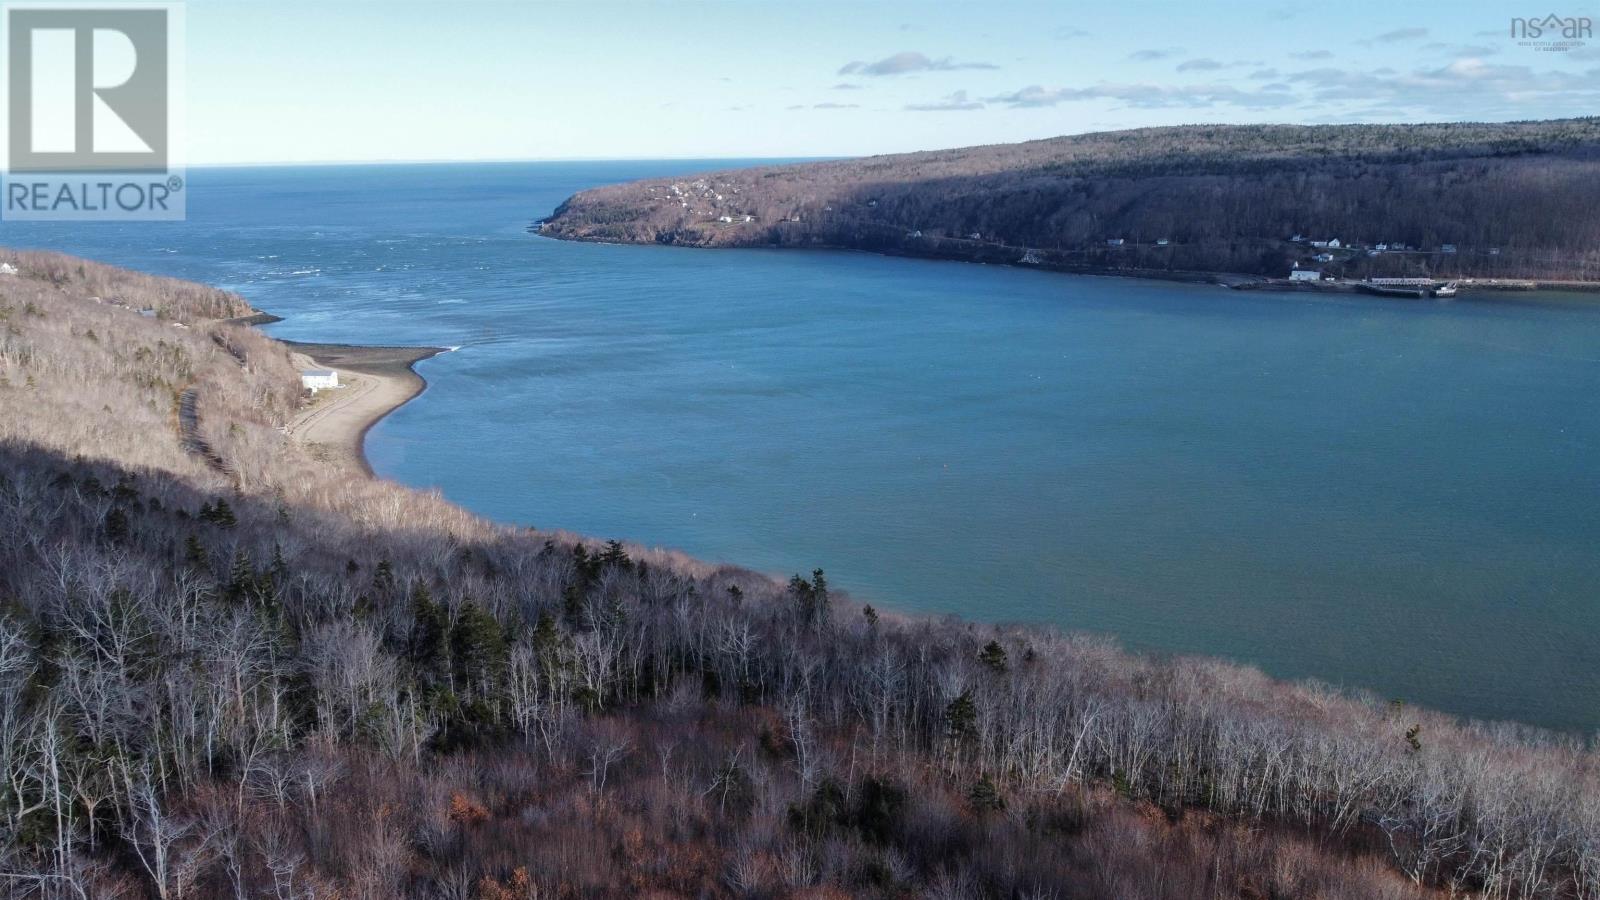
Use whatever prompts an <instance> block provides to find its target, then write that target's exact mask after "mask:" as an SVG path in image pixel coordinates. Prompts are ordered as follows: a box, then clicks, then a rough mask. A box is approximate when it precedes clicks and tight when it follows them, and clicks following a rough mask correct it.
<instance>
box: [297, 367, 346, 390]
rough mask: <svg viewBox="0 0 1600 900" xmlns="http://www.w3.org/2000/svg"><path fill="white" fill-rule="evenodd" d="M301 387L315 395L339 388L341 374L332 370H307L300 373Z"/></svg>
mask: <svg viewBox="0 0 1600 900" xmlns="http://www.w3.org/2000/svg"><path fill="white" fill-rule="evenodd" d="M300 386H301V387H303V388H305V389H306V390H308V391H311V392H312V393H313V394H314V393H316V392H317V391H320V390H324V389H326V388H336V387H338V386H339V373H338V372H335V371H334V370H332V369H306V370H304V371H302V372H301V373H300Z"/></svg>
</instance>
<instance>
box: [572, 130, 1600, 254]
mask: <svg viewBox="0 0 1600 900" xmlns="http://www.w3.org/2000/svg"><path fill="white" fill-rule="evenodd" d="M1597 209H1600V119H1593V118H1589V119H1568V120H1560V121H1551V122H1527V123H1508V124H1446V125H1340V126H1316V127H1301V126H1182V127H1176V128H1150V129H1139V130H1135V131H1124V132H1109V133H1101V134H1089V135H1079V136H1074V137H1063V138H1053V139H1050V140H1044V141H1033V142H1029V143H1024V144H1011V145H994V146H987V147H972V148H966V149H960V150H944V151H936V152H927V153H912V154H904V155H898V156H880V157H869V158H865V159H856V160H842V161H832V162H820V163H804V164H796V165H785V166H767V167H757V168H749V169H737V170H729V171H722V172H712V173H707V174H704V175H700V176H697V177H687V178H680V179H653V180H649V181H640V182H634V183H631V184H623V185H613V186H608V187H603V188H597V189H594V190H589V191H584V192H582V193H579V194H577V195H575V196H573V197H572V198H570V199H569V200H567V202H565V203H563V204H562V205H561V207H560V208H558V209H557V210H556V211H555V212H554V213H553V214H552V215H551V216H550V217H549V219H548V220H547V221H546V222H545V223H544V225H543V227H542V229H541V232H542V233H543V234H545V235H548V236H550V237H556V238H565V239H573V240H595V241H618V242H628V243H652V242H654V243H666V244H683V245H692V246H701V247H725V246H732V247H738V246H810V247H839V248H852V249H868V250H883V251H888V252H897V253H908V254H914V255H927V256H937V257H948V258H960V259H974V260H982V261H986V262H1024V261H1026V262H1037V263H1039V264H1042V265H1059V266H1064V267H1073V266H1087V267H1096V268H1112V269H1115V268H1151V269H1175V270H1203V271H1229V272H1251V273H1259V274H1268V275H1280V276H1281V275H1283V274H1284V273H1285V272H1286V271H1287V269H1288V268H1289V267H1290V265H1291V264H1292V263H1293V262H1294V261H1296V260H1299V259H1306V258H1311V257H1314V256H1315V255H1317V254H1319V253H1321V252H1322V248H1316V249H1312V248H1311V247H1310V245H1309V242H1307V243H1296V242H1291V241H1290V240H1289V239H1290V238H1291V237H1292V236H1294V235H1296V234H1300V235H1304V236H1305V237H1306V238H1307V239H1308V241H1309V240H1311V239H1315V240H1327V239H1331V238H1338V239H1340V241H1341V243H1342V244H1344V245H1346V246H1345V247H1343V248H1339V249H1337V250H1335V251H1333V255H1334V257H1335V259H1334V260H1332V261H1331V263H1330V265H1331V268H1332V269H1333V270H1334V271H1336V272H1339V273H1340V274H1345V275H1349V276H1361V275H1366V274H1409V273H1417V274H1421V273H1430V274H1438V275H1477V276H1496V277H1526V278H1549V279H1555V278H1569V279H1600V213H1597V212H1596V210H1597ZM1116 242H1120V243H1116ZM1352 244H1354V245H1356V246H1355V247H1354V248H1351V247H1350V246H1349V245H1352ZM1378 244H1387V245H1391V246H1404V247H1407V248H1410V249H1409V250H1407V251H1402V252H1392V251H1383V252H1379V253H1377V254H1376V255H1372V254H1370V253H1369V252H1368V251H1369V250H1372V249H1375V248H1376V247H1377V245H1378ZM1030 251H1031V253H1030ZM1025 257H1026V260H1025Z"/></svg>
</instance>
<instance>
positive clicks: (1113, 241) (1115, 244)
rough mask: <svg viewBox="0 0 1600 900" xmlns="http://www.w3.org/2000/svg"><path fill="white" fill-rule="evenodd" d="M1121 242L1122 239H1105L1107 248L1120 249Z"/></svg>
mask: <svg viewBox="0 0 1600 900" xmlns="http://www.w3.org/2000/svg"><path fill="white" fill-rule="evenodd" d="M1122 240H1123V239H1122V238H1107V239H1106V246H1107V247H1121V246H1122Z"/></svg>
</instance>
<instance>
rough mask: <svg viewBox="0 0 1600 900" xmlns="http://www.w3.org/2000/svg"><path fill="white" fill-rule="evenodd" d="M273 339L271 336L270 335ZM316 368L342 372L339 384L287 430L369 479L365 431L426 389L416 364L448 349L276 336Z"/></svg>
mask: <svg viewBox="0 0 1600 900" xmlns="http://www.w3.org/2000/svg"><path fill="white" fill-rule="evenodd" d="M269 337H270V335H269ZM272 340H275V341H278V342H279V343H281V344H283V345H284V346H285V347H287V348H289V351H290V352H291V353H292V354H295V355H297V356H299V357H302V358H304V359H305V360H306V361H308V362H310V363H311V364H312V366H314V367H318V368H324V369H332V370H334V371H335V372H338V373H339V378H340V382H341V386H340V387H339V388H336V389H333V390H329V391H325V392H323V393H324V394H325V395H326V396H325V399H319V400H318V401H317V402H315V403H313V405H312V406H310V407H308V408H307V409H305V410H302V411H301V413H300V414H299V415H297V416H296V417H295V419H294V421H293V422H292V423H290V425H289V426H288V433H289V434H290V435H291V436H292V437H294V438H296V439H297V440H299V441H301V442H302V443H305V444H308V445H321V446H323V447H325V448H327V449H328V450H329V451H330V452H331V454H333V455H335V456H343V457H345V458H346V459H347V460H348V461H349V462H350V463H351V464H352V465H354V466H355V467H356V468H358V469H360V470H361V471H362V472H363V473H364V474H365V475H366V476H367V477H369V478H376V477H377V473H375V472H374V471H373V469H372V463H371V461H369V460H368V459H367V454H366V439H367V432H369V431H371V430H372V426H374V425H376V424H378V423H379V422H381V421H382V420H383V419H384V417H385V416H388V415H389V414H390V413H392V412H394V411H395V410H397V409H399V408H400V407H402V406H404V405H406V404H407V403H409V402H411V401H412V400H413V399H415V398H416V397H417V396H419V395H420V394H421V393H422V392H423V391H425V390H427V387H428V382H427V379H425V378H423V377H422V376H421V375H419V374H417V371H416V369H415V366H416V364H417V363H419V362H421V361H423V360H425V359H431V358H433V357H435V356H438V355H439V354H441V353H446V352H448V348H445V347H389V346H368V345H362V344H329V343H313V342H307V341H290V340H284V339H282V338H272Z"/></svg>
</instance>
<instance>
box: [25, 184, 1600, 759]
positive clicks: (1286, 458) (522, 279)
mask: <svg viewBox="0 0 1600 900" xmlns="http://www.w3.org/2000/svg"><path fill="white" fill-rule="evenodd" d="M712 165H713V164H712V163H706V162H699V163H696V162H683V161H677V162H654V163H652V162H626V163H621V162H617V163H546V164H503V165H471V166H466V165H451V166H445V165H440V166H396V167H364V168H309V169H253V170H243V169H240V170H198V171H194V172H192V173H191V175H192V176H193V177H192V178H191V179H190V190H191V192H192V194H191V197H190V200H189V210H190V220H189V221H188V222H187V223H182V224H172V225H167V224H147V225H138V226H131V225H117V226H112V225H74V226H71V227H63V226H41V225H25V226H24V225H17V224H14V223H6V224H3V225H0V243H3V244H6V245H11V246H30V247H50V248H54V249H60V250H63V251H67V252H71V253H77V254H81V255H84V256H89V257H92V258H97V259H103V260H106V261H109V262H115V263H119V264H122V265H127V266H130V267H134V268H139V269H144V270H148V271H154V272H159V273H163V274H170V275H177V276H182V277H187V278H194V279H198V280H202V281H207V282H210V283H214V284H218V285H221V286H224V287H228V288H232V289H235V290H238V291H240V292H241V293H243V294H244V295H245V296H246V297H248V298H249V299H250V300H251V301H252V302H253V303H254V304H256V305H257V306H258V307H261V308H265V309H267V310H270V311H272V312H275V313H278V314H280V315H283V316H286V317H287V319H286V321H284V322H282V323H280V324H278V325H274V326H272V327H271V328H270V329H269V330H270V331H271V333H273V334H275V335H277V336H280V337H285V338H299V339H307V340H320V341H349V342H367V343H426V344H436V345H446V346H459V347H460V350H459V352H456V353H450V354H445V355H443V356H439V357H436V358H434V359H432V360H429V361H427V362H425V363H423V364H422V365H421V366H420V367H419V371H421V372H422V374H423V375H424V376H425V377H427V378H428V380H429V382H430V387H429V389H428V391H427V392H426V393H425V394H423V395H422V397H420V398H418V399H417V400H416V401H414V402H413V403H411V404H410V405H408V406H406V407H404V408H403V409H401V410H400V411H399V412H397V413H396V414H395V415H393V416H391V417H390V418H389V419H387V420H385V421H384V422H382V423H381V424H380V425H379V426H378V427H376V428H375V429H374V430H373V431H372V433H371V435H370V437H369V441H368V450H369V455H370V456H371V458H372V462H373V465H374V467H375V468H376V469H377V470H378V472H379V473H381V474H382V475H384V476H387V477H390V478H394V479H397V480H399V481H403V482H406V483H408V484H414V485H419V486H437V487H439V488H440V489H442V490H443V491H444V493H445V494H446V496H448V497H450V498H452V499H454V500H456V501H458V502H460V503H463V504H464V505H466V506H468V507H470V508H472V509H474V510H477V511H479V512H481V513H484V514H486V515H489V516H492V517H494V518H497V519H501V520H505V521H510V522H517V523H524V524H534V525H538V526H541V527H550V528H567V529H572V530H575V531H580V532H584V533H589V534H594V535H596V536H598V537H601V538H609V537H620V538H626V539H630V540H635V541H640V542H644V543H649V544H658V545H664V546H672V547H678V548H681V549H684V550H686V551H688V552H690V553H693V554H695V555H697V556H701V557H705V558H709V559H716V560H726V561H730V562H737V563H741V564H744V565H748V566H751V567H753V568H757V569H762V570H766V571H771V572H774V573H779V574H786V573H790V572H796V571H809V570H810V569H811V568H813V567H815V566H821V567H823V568H825V569H826V570H827V571H828V574H829V577H830V580H831V581H833V582H834V583H835V584H837V585H839V586H842V587H844V588H847V589H849V590H850V591H852V592H853V593H854V594H855V595H857V596H859V597H862V598H865V599H869V600H871V601H873V602H875V603H879V604H881V605H885V606H889V607H893V608H897V609H903V610H907V611H926V612H935V613H958V614H960V615H962V616H965V617H967V618H970V619H973V620H978V621H1033V622H1048V623H1053V624H1058V625H1061V626H1064V627H1067V628H1072V629H1087V630H1094V631H1103V632H1109V633H1112V634H1115V635H1117V636H1118V637H1120V638H1121V639H1122V640H1123V641H1124V642H1126V643H1128V644H1130V645H1132V646H1135V647H1140V648H1147V649H1154V650H1159V651H1172V652H1183V653H1190V652H1194V653H1208V654H1220V655H1225V656H1228V657H1231V658H1234V659H1238V660H1242V661H1245V662H1250V663H1254V664H1257V665H1260V666H1261V667H1262V668H1264V669H1266V670H1267V671H1269V672H1271V673H1273V674H1276V675H1281V676H1288V677H1318V678H1322V679H1325V680H1328V681H1332V682H1335V683H1339V684H1344V685H1350V686H1358V687H1365V688H1370V689H1372V690H1374V691H1376V692H1378V693H1380V694H1381V695H1383V696H1385V697H1402V698H1405V699H1406V700H1408V701H1412V702H1418V703H1423V704H1427V705H1432V706H1437V707H1441V708H1444V709H1447V710H1450V711H1453V712H1458V713H1464V714H1470V715H1475V716H1484V717H1494V718H1515V719H1521V720H1525V721H1531V722H1536V723H1540V724H1546V725H1551V726H1556V727H1561V728H1572V729H1579V730H1591V729H1594V728H1596V727H1600V643H1597V640H1596V638H1597V636H1600V552H1597V540H1600V460H1597V458H1596V451H1597V449H1600V302H1595V301H1590V300H1586V299H1583V298H1579V297H1564V296H1553V295H1545V296H1540V297H1531V296H1524V297H1511V296H1507V297H1503V298H1500V299H1497V300H1495V301H1492V302H1491V301H1476V300H1471V299H1463V300H1460V301H1457V302H1454V303H1448V304H1436V303H1421V302H1405V301H1397V300H1385V299H1379V298H1368V297H1324V296H1311V295H1303V294H1269V293H1245V292H1233V291H1225V290H1223V289H1220V288H1216V287H1204V286H1188V285H1174V284H1163V283H1154V282H1138V281H1128V280H1120V279H1100V278H1079V277H1068V276H1058V275H1048V274H1043V273H1037V272H1030V271H1022V270H1015V269H1005V268H995V267H982V266H972V265H963V264H954V263H932V262H923V261H913V260H900V259H888V258H881V257H876V256H869V255H863V254H847V253H804V252H777V251H760V250H752V251H721V252H719V251H694V250H684V249H676V248H660V247H616V246H599V245H583V244H568V243H560V242H555V241H549V240H544V239H541V238H537V237H534V236H531V235H528V234H526V233H525V232H524V227H525V226H526V224H527V222H528V221H529V220H531V219H533V218H535V217H538V216H540V215H543V214H545V213H547V212H548V211H549V210H551V209H553V208H554V207H555V206H556V205H557V204H558V203H559V202H560V201H561V200H562V199H564V198H565V197H566V196H567V195H568V194H570V193H572V192H573V191H576V190H578V189H581V188H583V187H587V186H591V185H594V184H599V183H604V182H611V181H620V180H627V179H631V178H637V177H647V176H656V175H663V174H668V173H675V172H689V171H696V170H700V169H704V168H709V167H711V166H712ZM716 165H721V163H718V164H716Z"/></svg>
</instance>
